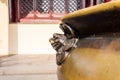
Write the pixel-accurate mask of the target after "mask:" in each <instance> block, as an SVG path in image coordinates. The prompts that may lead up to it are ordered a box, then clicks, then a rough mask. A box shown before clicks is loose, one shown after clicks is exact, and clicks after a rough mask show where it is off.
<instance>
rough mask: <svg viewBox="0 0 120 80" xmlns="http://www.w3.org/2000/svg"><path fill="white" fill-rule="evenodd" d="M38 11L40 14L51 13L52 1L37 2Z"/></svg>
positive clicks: (40, 0)
mask: <svg viewBox="0 0 120 80" xmlns="http://www.w3.org/2000/svg"><path fill="white" fill-rule="evenodd" d="M37 10H38V11H39V12H40V13H42V12H43V13H48V12H49V11H50V0H37Z"/></svg>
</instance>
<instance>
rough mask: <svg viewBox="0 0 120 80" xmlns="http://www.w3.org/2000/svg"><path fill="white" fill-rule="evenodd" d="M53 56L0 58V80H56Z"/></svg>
mask: <svg viewBox="0 0 120 80" xmlns="http://www.w3.org/2000/svg"><path fill="white" fill-rule="evenodd" d="M56 68H57V66H56V63H55V55H14V56H10V57H3V58H0V80H57V75H56Z"/></svg>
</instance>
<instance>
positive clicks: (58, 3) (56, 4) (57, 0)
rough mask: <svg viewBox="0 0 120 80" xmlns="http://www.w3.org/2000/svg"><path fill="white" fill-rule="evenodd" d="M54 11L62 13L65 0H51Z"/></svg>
mask: <svg viewBox="0 0 120 80" xmlns="http://www.w3.org/2000/svg"><path fill="white" fill-rule="evenodd" d="M53 11H54V13H64V11H65V0H54V1H53Z"/></svg>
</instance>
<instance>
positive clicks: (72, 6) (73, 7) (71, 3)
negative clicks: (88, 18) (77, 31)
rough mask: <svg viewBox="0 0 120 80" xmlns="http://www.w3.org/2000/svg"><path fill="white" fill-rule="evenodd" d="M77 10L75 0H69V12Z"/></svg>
mask: <svg viewBox="0 0 120 80" xmlns="http://www.w3.org/2000/svg"><path fill="white" fill-rule="evenodd" d="M76 10H77V0H69V12H73V11H76Z"/></svg>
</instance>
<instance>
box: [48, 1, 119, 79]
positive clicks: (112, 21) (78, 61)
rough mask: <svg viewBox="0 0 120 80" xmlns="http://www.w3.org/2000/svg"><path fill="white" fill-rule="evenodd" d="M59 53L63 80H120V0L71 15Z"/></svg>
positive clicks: (57, 40) (55, 41)
mask: <svg viewBox="0 0 120 80" xmlns="http://www.w3.org/2000/svg"><path fill="white" fill-rule="evenodd" d="M60 28H61V29H62V30H63V32H64V34H58V33H57V34H54V35H53V38H52V39H50V43H51V44H52V46H53V48H54V49H55V50H56V51H57V54H56V62H57V65H58V79H59V80H120V0H116V1H113V2H108V3H103V4H100V5H96V6H93V7H89V8H85V9H82V10H78V11H75V12H73V13H70V14H67V15H66V16H64V17H63V18H62V19H61V23H60Z"/></svg>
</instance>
